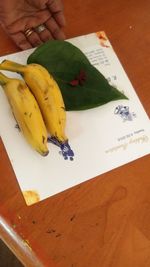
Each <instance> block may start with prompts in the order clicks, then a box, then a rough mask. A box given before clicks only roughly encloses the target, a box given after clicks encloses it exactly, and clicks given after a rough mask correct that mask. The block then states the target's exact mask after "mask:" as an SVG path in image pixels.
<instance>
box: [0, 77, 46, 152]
mask: <svg viewBox="0 0 150 267" xmlns="http://www.w3.org/2000/svg"><path fill="white" fill-rule="evenodd" d="M0 84H1V86H2V87H3V88H4V92H5V94H6V96H7V98H8V101H9V103H10V106H11V108H12V112H13V114H14V117H15V119H16V121H17V123H18V125H19V128H20V130H21V131H22V133H23V134H24V136H25V138H26V140H27V141H28V143H29V144H30V145H31V146H32V148H34V149H35V150H36V151H37V152H39V153H40V154H41V155H42V156H46V155H47V154H48V153H49V151H48V148H47V130H46V127H45V124H44V121H43V118H42V114H41V111H40V109H39V106H38V104H37V102H36V100H35V98H34V96H33V95H32V93H31V92H30V90H29V88H28V87H27V85H26V84H25V82H23V81H21V80H19V79H12V78H8V77H7V76H5V75H4V74H2V73H0Z"/></svg>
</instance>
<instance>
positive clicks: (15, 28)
mask: <svg viewBox="0 0 150 267" xmlns="http://www.w3.org/2000/svg"><path fill="white" fill-rule="evenodd" d="M50 16H51V14H50V12H49V10H43V11H39V12H36V14H35V15H33V16H26V17H23V18H21V19H19V20H17V21H15V22H14V23H12V24H11V25H7V30H8V31H9V33H12V34H14V33H17V32H24V31H25V30H27V29H30V28H35V27H37V26H38V25H40V24H43V23H44V22H45V21H47V20H48V19H49V18H50Z"/></svg>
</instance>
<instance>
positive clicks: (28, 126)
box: [0, 60, 67, 156]
mask: <svg viewBox="0 0 150 267" xmlns="http://www.w3.org/2000/svg"><path fill="white" fill-rule="evenodd" d="M0 69H1V70H7V71H13V72H17V73H20V74H21V76H22V77H23V78H24V81H25V82H24V81H22V80H20V79H13V78H8V77H6V76H5V75H4V74H2V73H0V84H1V86H2V87H3V88H4V92H5V93H6V96H7V97H8V100H9V103H10V105H11V108H12V112H13V114H14V117H15V118H16V120H17V123H18V125H19V128H20V130H21V131H22V132H23V134H24V136H25V138H26V140H27V141H28V143H29V144H30V145H31V146H32V147H33V148H34V149H35V150H36V151H38V152H39V153H40V154H41V155H42V156H46V155H47V154H48V152H49V151H48V147H47V131H48V132H49V134H50V136H51V137H52V138H55V139H56V140H57V141H58V142H60V143H65V142H67V137H66V135H65V125H66V112H65V106H64V101H63V98H62V95H61V91H60V89H59V87H58V85H57V83H56V82H55V80H54V79H53V77H52V76H51V75H50V74H49V72H48V71H47V70H46V69H45V68H44V67H42V66H41V65H39V64H29V65H22V64H18V63H16V62H13V61H9V60H4V61H3V62H2V63H1V64H0Z"/></svg>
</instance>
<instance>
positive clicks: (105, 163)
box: [0, 32, 150, 205]
mask: <svg viewBox="0 0 150 267" xmlns="http://www.w3.org/2000/svg"><path fill="white" fill-rule="evenodd" d="M68 41H69V42H71V43H72V44H74V45H76V46H77V47H78V48H80V49H81V50H82V51H83V52H84V53H85V55H86V56H87V57H88V58H89V60H90V62H91V63H92V64H93V65H94V66H95V67H96V68H97V69H98V70H99V71H100V72H101V73H102V74H103V75H104V76H105V77H106V78H107V79H108V81H109V82H110V83H111V84H113V85H114V86H115V87H117V89H118V90H120V91H123V92H124V94H125V95H126V96H127V97H128V98H129V100H117V101H112V102H109V103H108V104H105V105H103V106H100V107H97V108H93V109H90V110H84V111H73V112H71V111H69V112H67V128H66V133H67V136H68V137H69V144H70V145H71V148H72V149H73V151H74V160H69V159H68V160H64V158H63V157H62V155H61V154H60V149H59V148H58V147H57V146H55V145H53V144H51V143H49V151H50V153H49V155H48V156H47V157H41V156H40V155H39V154H38V153H37V152H35V151H34V150H32V149H31V148H30V146H29V145H28V144H27V143H26V141H25V139H24V137H23V135H22V134H21V133H20V132H19V131H18V130H17V129H16V128H15V127H14V126H15V124H16V122H15V120H14V118H13V115H12V112H11V109H10V106H9V104H8V101H7V99H6V96H5V94H4V92H3V90H0V134H1V138H2V141H3V143H4V145H5V148H6V151H7V153H8V156H9V159H10V162H11V164H12V167H13V169H14V172H15V174H16V178H17V180H18V183H19V185H20V188H21V191H22V192H23V195H24V197H25V201H26V203H27V205H31V204H34V203H35V202H38V201H40V200H43V199H45V198H47V197H50V196H52V195H54V194H57V193H59V192H61V191H64V190H66V189H68V188H70V187H73V186H75V185H77V184H80V183H82V182H84V181H87V180H89V179H91V178H93V177H96V176H98V175H100V174H102V173H105V172H107V171H110V170H112V169H114V168H116V167H119V166H121V165H123V164H126V163H128V162H131V161H133V160H135V159H138V158H140V157H142V156H144V155H147V154H149V153H150V123H149V118H148V116H147V114H146V112H145V110H144V108H143V106H142V104H141V102H140V100H139V98H138V96H137V94H136V92H135V90H134V88H133V87H132V84H131V82H130V81H129V79H128V77H127V75H126V73H125V71H124V69H123V67H122V65H121V63H120V62H119V60H118V58H117V56H116V54H115V52H114V50H113V48H112V46H111V44H110V42H109V40H108V39H107V37H106V35H105V33H104V32H98V33H92V34H88V35H85V36H79V37H76V38H72V39H69V40H68ZM33 51H34V49H30V50H27V51H24V52H19V53H16V54H11V55H8V56H5V57H1V58H0V62H1V61H2V60H3V59H10V60H13V61H16V62H18V63H19V62H20V63H22V64H24V63H26V61H27V58H28V56H29V55H30V54H31V53H32V52H33ZM5 73H7V74H8V76H9V77H19V78H20V76H19V75H17V74H15V73H11V72H5Z"/></svg>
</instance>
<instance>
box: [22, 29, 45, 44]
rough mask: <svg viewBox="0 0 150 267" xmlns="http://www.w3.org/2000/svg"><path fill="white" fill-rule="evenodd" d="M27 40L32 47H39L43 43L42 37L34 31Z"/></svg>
mask: <svg viewBox="0 0 150 267" xmlns="http://www.w3.org/2000/svg"><path fill="white" fill-rule="evenodd" d="M26 38H27V39H28V41H29V43H30V44H31V45H32V47H36V46H39V45H40V44H42V43H43V42H42V40H41V38H40V36H39V35H38V34H37V33H36V32H34V31H33V32H32V33H31V34H30V35H29V36H27V37H26Z"/></svg>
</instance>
